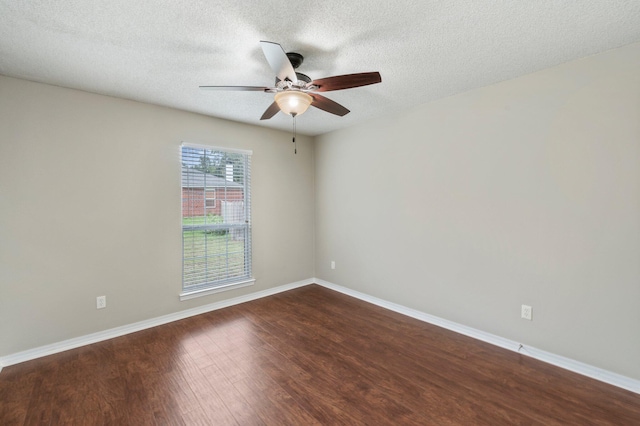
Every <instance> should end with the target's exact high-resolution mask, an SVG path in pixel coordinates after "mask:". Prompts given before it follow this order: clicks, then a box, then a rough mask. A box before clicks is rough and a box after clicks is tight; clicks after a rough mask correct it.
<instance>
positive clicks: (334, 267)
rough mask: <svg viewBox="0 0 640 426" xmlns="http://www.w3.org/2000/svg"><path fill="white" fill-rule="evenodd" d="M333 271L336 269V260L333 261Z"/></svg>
mask: <svg viewBox="0 0 640 426" xmlns="http://www.w3.org/2000/svg"><path fill="white" fill-rule="evenodd" d="M331 269H336V261H335V260H332V261H331Z"/></svg>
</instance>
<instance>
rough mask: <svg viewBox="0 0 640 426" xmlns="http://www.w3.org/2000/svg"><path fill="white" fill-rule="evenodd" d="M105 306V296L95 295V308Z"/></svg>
mask: <svg viewBox="0 0 640 426" xmlns="http://www.w3.org/2000/svg"><path fill="white" fill-rule="evenodd" d="M106 307H107V296H98V297H96V309H104V308H106Z"/></svg>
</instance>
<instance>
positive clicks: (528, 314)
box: [520, 305, 533, 321]
mask: <svg viewBox="0 0 640 426" xmlns="http://www.w3.org/2000/svg"><path fill="white" fill-rule="evenodd" d="M520 317H521V318H524V319H526V320H529V321H531V320H533V308H532V307H531V306H529V305H522V308H521V311H520Z"/></svg>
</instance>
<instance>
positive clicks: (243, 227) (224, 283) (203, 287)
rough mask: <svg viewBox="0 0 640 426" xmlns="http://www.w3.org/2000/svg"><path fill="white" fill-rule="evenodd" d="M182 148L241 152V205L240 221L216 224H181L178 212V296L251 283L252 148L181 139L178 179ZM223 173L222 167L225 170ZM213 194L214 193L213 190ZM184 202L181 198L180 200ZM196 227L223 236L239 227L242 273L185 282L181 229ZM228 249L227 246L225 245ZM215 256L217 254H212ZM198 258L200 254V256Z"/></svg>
mask: <svg viewBox="0 0 640 426" xmlns="http://www.w3.org/2000/svg"><path fill="white" fill-rule="evenodd" d="M183 148H190V149H195V150H202V151H203V155H206V152H213V151H219V152H224V153H231V154H241V155H243V156H244V167H243V169H244V170H243V183H244V186H243V196H244V198H243V201H244V204H243V207H244V219H245V220H244V223H221V224H220V223H216V224H204V225H202V224H198V225H193V224H188V225H185V224H184V221H183V213H182V214H181V215H180V216H181V221H182V222H183V223H182V292H181V293H180V300H189V299H193V298H196V297H201V296H206V295H209V294H214V293H219V292H222V291H228V290H233V289H237V288H241V287H246V286H250V285H253V284H254V282H255V278H253V275H252V260H251V247H252V244H251V155H252V154H253V152H252V151H248V150H240V149H232V148H225V147H217V146H208V145H200V144H193V143H187V142H183V143H182V145H181V146H180V159H181V161H180V163H181V164H180V167H181V182H182V176H183V173H182V167H183V163H184V160H183ZM225 173H226V170H225ZM180 187H181V199H182V196H183V192H184V191H183V190H182V188H183V187H184V182H182V183H181V185H180ZM206 192H207V191H206V189H205V188H204V187H203V200H202V202H203V211H204V213H205V215H206V211H207V206H206V203H207V199H206ZM216 195H217V194H216ZM216 201H220V202H222V201H224V200H223V199H221V198H219V197H218V196H216ZM182 206H184V201H182V203H181V210H182ZM197 230H203V231H216V230H226V231H227V234H226V235H227V238H229V237H228V236H229V235H230V234H231V231H239V232H241V233H242V234H243V235H244V242H245V243H244V271H243V272H244V274H243V275H242V276H237V277H236V276H233V277H227V278H224V279H220V280H213V281H211V282H205V283H199V284H195V285H193V284H192V285H189V284H188V283H185V281H186V276H187V275H186V272H185V271H186V269H185V253H186V252H185V232H193V231H197ZM227 250H228V248H227ZM226 256H227V257H226V259H228V258H229V257H228V256H229V252H227V253H226ZM216 257H218V255H216ZM201 258H202V257H201ZM204 258H205V261H206V262H208V261H209V257H208V255H207V254H206V251H205V255H204Z"/></svg>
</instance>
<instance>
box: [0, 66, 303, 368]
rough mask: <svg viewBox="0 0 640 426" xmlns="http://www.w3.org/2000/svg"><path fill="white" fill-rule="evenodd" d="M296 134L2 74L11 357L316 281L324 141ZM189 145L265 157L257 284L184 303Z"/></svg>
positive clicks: (1, 195) (1, 288) (0, 137)
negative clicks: (317, 192)
mask: <svg viewBox="0 0 640 426" xmlns="http://www.w3.org/2000/svg"><path fill="white" fill-rule="evenodd" d="M290 140H291V135H289V134H287V133H284V132H278V131H272V130H266V129H264V128H259V127H256V126H249V125H242V124H238V123H232V122H228V121H223V120H217V119H213V118H209V117H204V116H200V115H196V114H191V113H187V112H181V111H177V110H172V109H168V108H162V107H157V106H152V105H146V104H142V103H137V102H131V101H126V100H122V99H116V98H110V97H105V96H99V95H94V94H89V93H85V92H80V91H75V90H69V89H63V88H59V87H53V86H48V85H42V84H36V83H31V82H27V81H23V80H17V79H12V78H7V77H0V356H4V355H8V354H12V353H15V352H18V351H22V350H26V349H30V348H34V347H38V346H42V345H45V344H49V343H54V342H58V341H61V340H64V339H68V338H72V337H77V336H81V335H85V334H88V333H92V332H97V331H101V330H105V329H109V328H112V327H116V326H121V325H125V324H130V323H133V322H136V321H140V320H144V319H149V318H153V317H157V316H160V315H163V314H167V313H172V312H176V311H180V310H184V309H188V308H191V307H195V306H198V305H203V304H207V303H212V302H215V301H218V300H221V299H225V298H230V297H236V296H239V295H243V294H247V293H251V292H255V291H258V290H263V289H267V288H270V287H274V286H278V285H282V284H288V283H291V282H295V281H298V280H302V279H307V278H310V277H312V276H313V272H314V271H313V268H314V264H313V227H314V224H313V221H314V211H313V173H314V172H313V166H314V164H313V144H312V142H311V138H308V137H299V139H298V141H299V145H298V155H294V154H293V147H292V144H291V142H290ZM182 141H188V142H195V143H200V144H207V145H214V146H223V147H233V148H241V149H247V150H252V151H253V157H252V165H253V167H252V179H253V180H252V201H253V242H254V245H253V254H254V263H253V272H254V276H255V278H256V283H255V285H254V286H253V287H247V288H243V289H239V290H235V291H230V292H225V293H222V294H217V295H213V296H207V297H202V298H198V299H194V300H189V301H186V302H180V301H179V300H178V294H179V293H180V290H181V267H182V263H181V250H182V245H181V244H182V241H181V228H180V223H181V219H180V209H181V207H180V198H181V196H180V157H179V152H180V151H179V146H180V143H181V142H182ZM103 294H104V295H106V296H107V309H104V310H96V308H95V298H96V296H98V295H103Z"/></svg>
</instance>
